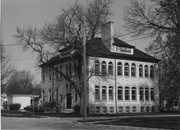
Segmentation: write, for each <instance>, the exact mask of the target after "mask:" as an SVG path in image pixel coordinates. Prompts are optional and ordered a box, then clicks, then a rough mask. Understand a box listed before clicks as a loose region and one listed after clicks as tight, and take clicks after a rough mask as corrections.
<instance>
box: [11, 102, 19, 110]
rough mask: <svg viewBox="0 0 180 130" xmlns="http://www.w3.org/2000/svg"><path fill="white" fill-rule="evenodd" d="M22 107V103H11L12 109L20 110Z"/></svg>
mask: <svg viewBox="0 0 180 130" xmlns="http://www.w3.org/2000/svg"><path fill="white" fill-rule="evenodd" d="M20 108H21V104H19V103H14V104H10V105H9V109H10V110H19V109H20Z"/></svg>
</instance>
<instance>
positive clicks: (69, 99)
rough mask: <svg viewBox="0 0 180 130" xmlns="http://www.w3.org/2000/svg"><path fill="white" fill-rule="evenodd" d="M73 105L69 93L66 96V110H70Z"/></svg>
mask: <svg viewBox="0 0 180 130" xmlns="http://www.w3.org/2000/svg"><path fill="white" fill-rule="evenodd" d="M71 103H72V98H71V93H67V95H66V108H67V109H70V108H71Z"/></svg>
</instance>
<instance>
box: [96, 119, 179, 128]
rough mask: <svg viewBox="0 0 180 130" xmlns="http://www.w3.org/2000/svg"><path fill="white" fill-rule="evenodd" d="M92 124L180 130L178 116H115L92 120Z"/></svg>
mask: <svg viewBox="0 0 180 130" xmlns="http://www.w3.org/2000/svg"><path fill="white" fill-rule="evenodd" d="M94 124H103V125H118V126H134V127H146V128H163V129H175V130H180V117H168V118H167V117H141V118H136V117H133V118H121V119H120V118H119V119H117V118H116V119H112V120H104V121H99V122H94Z"/></svg>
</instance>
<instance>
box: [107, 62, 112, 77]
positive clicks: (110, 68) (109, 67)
mask: <svg viewBox="0 0 180 130" xmlns="http://www.w3.org/2000/svg"><path fill="white" fill-rule="evenodd" d="M108 73H109V75H113V63H112V62H109V64H108Z"/></svg>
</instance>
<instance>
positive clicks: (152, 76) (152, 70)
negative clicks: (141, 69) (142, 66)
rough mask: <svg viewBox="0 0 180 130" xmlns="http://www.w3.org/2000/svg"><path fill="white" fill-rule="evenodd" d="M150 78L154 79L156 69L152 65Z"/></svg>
mask: <svg viewBox="0 0 180 130" xmlns="http://www.w3.org/2000/svg"><path fill="white" fill-rule="evenodd" d="M150 77H151V78H154V67H153V66H152V65H151V67H150Z"/></svg>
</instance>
